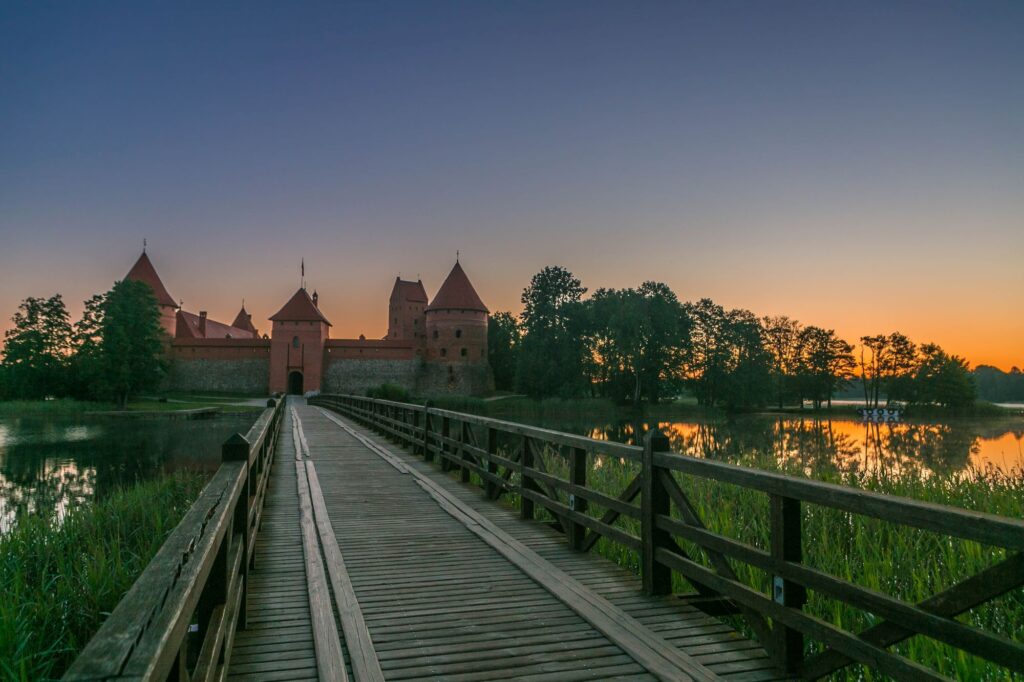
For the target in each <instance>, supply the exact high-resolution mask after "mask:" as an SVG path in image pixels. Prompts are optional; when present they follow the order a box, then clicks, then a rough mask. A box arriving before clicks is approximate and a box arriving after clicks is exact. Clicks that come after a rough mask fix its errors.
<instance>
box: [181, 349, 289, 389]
mask: <svg viewBox="0 0 1024 682" xmlns="http://www.w3.org/2000/svg"><path fill="white" fill-rule="evenodd" d="M269 381H270V360H269V359H268V358H266V357H263V358H239V359H236V360H224V359H215V360H214V359H199V358H197V359H191V358H180V357H179V358H172V359H171V361H170V368H169V371H168V374H167V378H166V379H165V381H164V387H165V389H166V390H170V391H203V392H207V391H209V392H217V393H249V394H253V395H267V394H268V393H269Z"/></svg>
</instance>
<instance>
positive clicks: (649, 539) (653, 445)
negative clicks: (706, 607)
mask: <svg viewBox="0 0 1024 682" xmlns="http://www.w3.org/2000/svg"><path fill="white" fill-rule="evenodd" d="M668 451H669V442H668V438H667V437H665V434H663V433H661V432H660V431H658V430H657V429H652V430H650V431H648V432H647V433H646V435H644V452H643V459H642V466H643V469H642V471H641V488H640V495H641V500H640V525H641V531H642V532H641V537H640V539H641V541H642V543H643V544H642V549H641V552H640V573H641V577H642V578H643V588H644V593H645V594H671V592H672V569H670V568H669V567H668V566H665V565H664V564H662V563H660V562H658V561H657V560H656V559H655V558H654V557H655V552H656V551H657V549H658V548H669V547H670V546H671V544H672V536H671V534H670V533H669V532H668V531H665V530H662V529H659V528H657V527H656V525H655V520H656V518H657V517H658V515H659V514H665V515H667V514H668V513H669V510H670V505H671V498H670V497H669V495H668V491H667V490H665V486H663V485H662V484H661V481H660V479H659V477H658V470H657V469H656V468H655V466H654V453H656V452H668Z"/></svg>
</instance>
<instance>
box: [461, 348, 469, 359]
mask: <svg viewBox="0 0 1024 682" xmlns="http://www.w3.org/2000/svg"><path fill="white" fill-rule="evenodd" d="M461 355H462V357H466V356H467V355H469V351H468V350H466V349H465V348H463V349H462V353H461Z"/></svg>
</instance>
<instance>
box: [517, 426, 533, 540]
mask: <svg viewBox="0 0 1024 682" xmlns="http://www.w3.org/2000/svg"><path fill="white" fill-rule="evenodd" d="M522 448H523V451H522V453H521V456H520V457H519V463H520V465H521V467H520V469H521V471H522V475H521V476H520V477H519V516H520V517H521V518H524V519H529V520H531V521H532V520H533V500H530V499H527V497H526V495H524V494H523V491H524V490H530V491H532V490H533V489H534V488H536V484H535V483H534V481H533V478H532V477H531V476H530V474H529V472H527V471H526V469H527V468H530V469H532V468H533V448H531V447H530V439H529V438H527V437H526V436H523V442H522Z"/></svg>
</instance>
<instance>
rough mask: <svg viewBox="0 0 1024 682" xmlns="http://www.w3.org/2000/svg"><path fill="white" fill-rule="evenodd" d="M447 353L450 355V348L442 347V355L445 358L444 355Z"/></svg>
mask: <svg viewBox="0 0 1024 682" xmlns="http://www.w3.org/2000/svg"><path fill="white" fill-rule="evenodd" d="M446 355H448V349H447V348H442V349H441V357H442V358H443V357H445V356H446Z"/></svg>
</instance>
